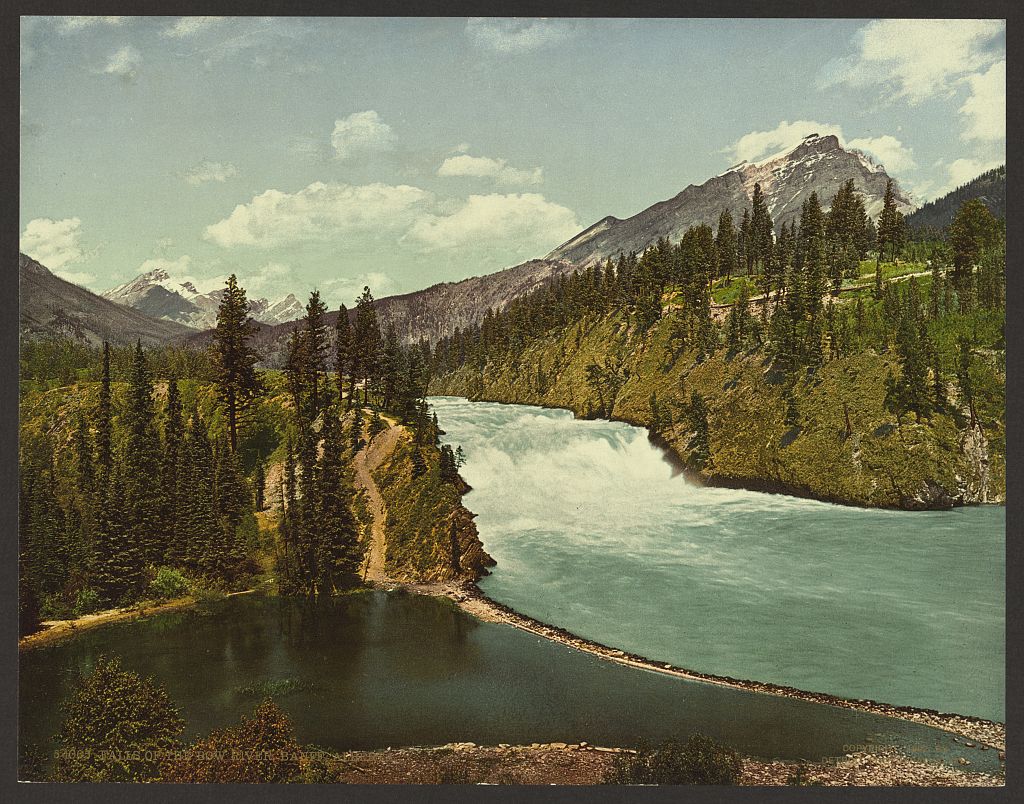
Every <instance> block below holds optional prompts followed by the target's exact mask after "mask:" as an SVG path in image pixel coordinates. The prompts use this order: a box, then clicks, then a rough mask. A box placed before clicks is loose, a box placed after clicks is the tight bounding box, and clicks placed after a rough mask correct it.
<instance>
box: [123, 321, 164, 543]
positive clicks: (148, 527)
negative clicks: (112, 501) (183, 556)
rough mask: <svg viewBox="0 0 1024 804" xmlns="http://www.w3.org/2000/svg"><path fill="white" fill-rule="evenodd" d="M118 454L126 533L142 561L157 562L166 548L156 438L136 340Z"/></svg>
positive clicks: (149, 387) (148, 382)
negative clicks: (120, 453)
mask: <svg viewBox="0 0 1024 804" xmlns="http://www.w3.org/2000/svg"><path fill="white" fill-rule="evenodd" d="M124 420H125V430H126V433H125V441H124V451H123V457H122V465H123V467H124V473H123V477H122V481H123V483H124V503H125V511H126V515H127V519H126V524H127V525H128V529H129V535H130V537H131V538H132V539H134V540H136V541H137V542H138V543H139V544H140V545H142V547H143V551H144V552H143V555H144V557H145V560H146V561H148V562H152V563H157V562H159V561H160V560H161V559H162V558H163V555H164V552H165V551H166V549H167V544H166V543H165V538H166V535H167V534H166V531H165V529H164V527H163V519H162V513H163V511H162V510H161V509H162V505H161V503H162V500H161V496H162V495H161V488H160V484H159V483H158V482H154V480H157V479H159V477H160V456H161V445H160V438H159V436H158V435H157V430H156V414H155V411H154V409H153V380H152V375H151V374H150V370H149V362H148V361H147V359H146V355H145V352H143V350H142V343H141V341H138V342H136V345H135V353H134V355H133V358H132V365H131V373H130V375H129V379H128V402H127V406H126V408H125V414H124Z"/></svg>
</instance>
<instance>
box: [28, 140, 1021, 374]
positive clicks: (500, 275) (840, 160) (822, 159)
mask: <svg viewBox="0 0 1024 804" xmlns="http://www.w3.org/2000/svg"><path fill="white" fill-rule="evenodd" d="M849 179H853V181H854V185H855V186H856V188H857V190H858V191H860V192H861V193H863V195H864V197H865V202H866V203H865V207H866V209H867V211H868V214H870V215H872V216H874V217H877V215H878V213H879V212H880V211H881V206H882V196H883V195H884V192H885V185H886V183H887V181H888V180H889V176H888V174H887V173H886V172H885V169H884V167H882V166H881V165H878V164H876V163H875V162H873V161H872V160H871V159H869V158H868V157H867V156H865V155H864V154H862V153H860V152H858V151H855V150H852V149H849V150H848V149H845V148H843V147H842V146H840V144H839V141H838V140H837V139H836V138H835V137H833V136H827V137H819V136H817V135H813V134H812V135H810V136H808V137H806V138H805V139H804V140H803V141H801V142H800V143H799V144H798V145H796V146H795V147H793V148H791V149H789V150H787V151H785V152H782V153H779V154H776V155H774V156H772V157H769V158H768V159H765V160H762V161H760V162H756V163H746V162H743V163H740V164H738V165H735V166H733V167H731V168H730V169H729V170H727V171H726V172H725V173H722V174H721V175H719V176H715V177H713V178H711V179H709V180H708V181H706V182H704V183H703V184H700V185H691V186H689V187H687V188H686V189H684V190H683V191H682V192H681V193H679V194H678V195H677V196H675V197H674V198H671V199H668V200H667V201H662V202H659V203H657V204H654V205H652V206H650V207H648V208H647V209H645V210H643V211H642V212H639V213H637V214H636V215H633V216H632V217H630V218H626V219H624V220H620V219H618V218H614V217H606V218H603V219H602V220H601V221H598V222H597V223H596V224H594V225H593V226H590V227H588V228H587V229H585V230H584V231H582V232H580V233H579V234H578V235H576V236H575V237H573V238H572V239H570V240H569V241H567V242H566V243H563V244H562V245H561V246H559V247H558V248H556V249H554V250H553V251H552V252H551V253H550V254H548V255H547V257H545V258H544V259H536V260H530V261H528V262H525V263H522V264H520V265H516V266H513V267H511V268H506V269H505V270H502V271H498V272H496V273H493V274H488V275H485V276H478V277H472V278H470V279H465V280H462V281H461V282H445V283H441V284H438V285H433V286H432V287H429V288H426V289H424V290H418V291H415V292H413V293H406V294H402V295H399V296H388V297H385V298H382V299H378V300H377V313H378V318H379V320H380V322H381V325H382V326H384V327H386V326H387V325H388V324H391V325H393V326H394V327H395V330H396V332H397V333H398V336H399V338H401V339H402V340H403V341H406V342H412V341H418V340H420V339H421V338H426V339H428V340H430V341H436V340H437V339H438V338H440V337H442V336H444V335H450V334H452V333H453V332H454V331H455V329H456V328H463V329H464V328H466V327H469V326H472V325H473V324H476V323H479V322H480V321H481V320H482V319H483V317H484V316H485V315H486V313H487V311H488V310H494V311H500V310H503V309H504V308H505V307H507V306H508V304H509V303H510V302H511V301H512V300H513V299H516V298H518V297H520V296H522V295H524V294H526V293H529V292H530V291H532V290H534V289H536V288H539V287H542V286H543V285H545V284H547V283H549V282H551V281H553V280H554V279H556V278H557V277H558V276H561V275H568V274H571V273H572V272H573V271H575V270H577V269H578V268H580V267H585V266H587V265H591V264H594V263H596V262H600V261H603V260H604V259H606V258H607V257H616V256H617V255H618V254H619V253H621V252H630V251H636V252H642V251H643V250H644V249H645V248H647V247H648V246H650V245H652V244H653V243H654V242H656V241H657V240H658V238H660V237H668V238H669V239H672V240H678V239H679V237H680V236H681V235H682V233H683V232H684V231H685V230H686V229H687V228H689V227H690V226H694V225H697V224H701V223H706V224H709V225H711V226H717V223H718V216H719V215H720V213H721V211H722V209H725V208H728V209H730V210H731V212H732V214H733V218H734V220H737V221H738V219H739V217H740V215H741V214H742V210H743V209H744V208H746V207H748V206H749V205H750V202H751V195H752V193H753V187H754V183H755V182H759V183H760V184H761V188H762V190H763V191H764V193H765V195H766V198H767V201H768V206H769V209H770V211H771V214H772V219H773V220H774V222H775V225H776V227H779V226H781V225H782V223H785V222H788V221H791V220H794V219H795V218H796V217H797V216H798V215H799V211H800V206H801V205H802V204H803V202H804V200H805V199H806V198H807V197H809V196H810V194H811V193H812V192H817V194H818V197H819V198H820V199H821V202H822V204H823V206H824V207H825V208H826V209H827V208H828V205H829V203H830V202H831V200H832V197H833V196H834V195H835V193H836V191H837V190H838V189H839V188H840V186H841V185H843V184H844V183H845V182H846V181H848V180H849ZM969 197H980V198H983V200H985V202H986V203H987V204H989V205H990V208H991V209H992V210H993V212H994V213H995V214H999V215H1005V197H1006V190H1005V168H1000V169H998V170H995V171H990V172H989V173H986V174H984V175H983V176H979V177H978V179H976V180H974V181H973V182H969V183H968V184H967V185H965V186H964V187H962V188H959V189H957V190H956V191H954V192H953V193H951V194H950V195H949V196H946V197H944V198H942V199H938V200H936V201H934V202H932V203H930V204H927V205H926V206H925V207H923V208H922V209H921V210H920V211H919V212H917V213H913V214H910V215H909V218H908V220H909V221H910V222H911V223H912V224H914V223H916V222H917V221H919V220H927V221H940V222H941V223H940V224H933V223H927V224H926V225H945V224H946V223H948V221H949V220H951V219H952V215H953V212H955V210H956V208H957V207H958V206H959V204H960V203H961V201H963V200H966V199H967V198H969ZM897 201H898V205H899V207H900V208H901V209H902V210H903V211H904V212H905V213H911V212H912V210H913V209H914V207H913V203H912V201H911V199H910V197H909V196H908V195H907V194H906V193H904V192H903V191H902V190H899V189H898V186H897ZM20 262H21V266H22V270H21V283H22V331H23V332H24V333H26V334H30V335H31V334H37V335H38V334H43V333H45V332H53V333H65V334H70V335H71V336H73V337H77V338H80V339H83V340H88V341H90V342H97V341H99V340H102V338H103V337H109V338H110V339H111V340H114V341H117V342H126V341H133V340H134V339H135V338H136V337H142V339H143V342H144V343H163V342H167V341H172V340H180V341H182V342H185V343H188V344H192V345H194V346H202V345H204V344H206V343H209V341H210V337H211V335H210V332H209V331H208V330H209V328H210V327H212V326H213V324H214V322H215V320H216V307H217V303H218V301H219V298H220V293H221V291H220V290H215V291H211V292H208V293H199V292H198V291H197V290H196V288H195V287H194V286H193V285H191V284H189V283H187V282H181V281H176V280H174V279H173V278H172V277H170V276H169V275H168V274H167V272H166V271H163V270H157V271H151V272H149V273H147V274H143V275H141V276H138V277H136V278H135V279H133V280H132V281H131V282H128V283H125V284H124V285H121V286H119V287H117V288H113V289H112V290H110V291H107V292H106V293H105V294H104V296H105V297H106V298H101V297H99V296H97V295H96V294H93V293H90V292H89V291H87V290H85V289H84V288H80V287H78V286H76V285H72V284H70V283H68V282H64V281H63V280H61V279H58V278H57V277H55V276H53V274H51V273H50V272H49V271H47V270H46V268H44V267H43V266H41V265H39V263H37V262H35V261H34V260H31V259H30V258H28V257H26V256H25V255H22V256H21V261H20ZM239 281H240V282H241V284H242V285H243V286H244V285H245V277H244V276H241V277H239ZM303 295H304V294H303ZM115 302H116V303H115ZM303 309H304V308H303V304H302V302H300V301H299V299H298V298H296V296H294V295H293V294H289V295H288V296H286V297H285V298H284V299H281V300H279V301H278V302H275V303H270V302H268V301H267V300H266V299H255V300H252V302H251V314H252V316H253V318H254V319H256V321H257V322H259V323H261V326H260V327H259V332H258V333H257V335H256V346H257V348H258V350H259V351H260V352H261V354H262V355H263V356H264V362H265V363H266V364H267V365H269V366H280V365H281V364H282V363H283V360H284V355H285V350H286V348H287V338H288V334H289V333H290V332H291V329H292V326H293V325H292V323H291V322H292V321H294V320H295V319H298V318H300V317H301V316H302V314H303ZM336 317H337V313H336V312H332V313H330V314H329V315H328V317H327V323H328V324H329V325H330V326H331V327H332V329H333V325H334V323H335V320H336ZM204 328H205V331H199V332H197V331H196V330H197V329H199V330H204Z"/></svg>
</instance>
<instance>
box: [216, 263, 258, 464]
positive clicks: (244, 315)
mask: <svg viewBox="0 0 1024 804" xmlns="http://www.w3.org/2000/svg"><path fill="white" fill-rule="evenodd" d="M254 332H255V327H254V326H253V324H252V320H251V319H250V318H249V303H248V301H246V298H245V289H244V288H242V287H241V286H239V284H238V280H237V279H236V278H235V275H234V274H231V276H229V277H228V280H227V285H226V286H225V288H224V293H223V295H222V296H221V300H220V306H219V307H218V308H217V328H216V330H215V331H214V335H213V351H214V357H215V360H216V371H217V392H218V397H219V399H220V401H221V404H222V405H223V406H224V409H225V412H226V413H227V419H228V438H229V439H230V444H231V450H232V452H234V451H235V450H237V449H238V425H239V421H240V420H241V419H242V418H243V416H244V414H245V412H246V411H247V409H248V408H249V406H250V405H251V404H252V403H253V402H254V401H255V400H256V399H258V398H259V396H260V394H262V393H263V391H264V387H263V382H262V380H261V379H260V376H259V374H258V373H257V371H256V363H257V362H258V361H259V359H260V358H259V355H258V354H257V353H256V350H255V349H253V348H252V346H251V345H250V339H251V338H252V335H253V333H254Z"/></svg>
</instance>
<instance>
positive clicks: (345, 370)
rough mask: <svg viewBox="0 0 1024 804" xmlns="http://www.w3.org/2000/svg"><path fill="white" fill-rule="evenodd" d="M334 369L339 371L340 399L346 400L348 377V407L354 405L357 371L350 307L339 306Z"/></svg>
mask: <svg viewBox="0 0 1024 804" xmlns="http://www.w3.org/2000/svg"><path fill="white" fill-rule="evenodd" d="M334 332H335V337H334V370H335V371H337V372H338V401H339V402H340V403H344V402H345V396H346V394H345V380H346V378H348V403H347V406H346V407H348V408H351V407H352V394H353V391H354V389H353V387H352V383H353V382H355V372H354V371H353V370H352V326H351V325H350V324H349V320H348V308H347V307H345V305H344V304H343V305H341V307H339V308H338V320H337V322H336V323H335V325H334Z"/></svg>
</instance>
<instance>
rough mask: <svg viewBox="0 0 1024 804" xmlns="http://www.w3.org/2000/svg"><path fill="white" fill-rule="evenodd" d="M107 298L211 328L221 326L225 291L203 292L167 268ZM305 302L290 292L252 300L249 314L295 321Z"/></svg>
mask: <svg viewBox="0 0 1024 804" xmlns="http://www.w3.org/2000/svg"><path fill="white" fill-rule="evenodd" d="M102 295H103V298H105V299H109V300H110V301H113V302H117V303H118V304H123V305H126V306H128V307H133V308H135V309H136V310H139V311H140V312H143V313H146V314H147V315H150V316H153V317H154V318H163V319H166V320H167V321H176V322H177V323H179V324H184V325H185V326H186V327H191V328H192V329H199V330H203V329H210V328H212V327H215V326H216V325H217V306H218V305H219V304H220V300H221V297H222V296H223V295H224V289H223V288H217V289H215V290H211V291H209V292H207V293H200V292H199V291H198V290H196V287H195V285H193V284H192V283H191V282H189V281H182V280H178V279H174V278H172V277H171V275H170V274H169V273H168V272H167V271H166V270H165V269H163V268H154V269H153V270H152V271H148V272H147V273H144V274H140V275H139V276H137V277H135V278H134V279H132V280H131V281H129V282H125V283H124V284H123V285H118V286H117V287H116V288H112V289H111V290H107V291H104V293H103V294H102ZM303 310H304V308H303V305H302V303H301V302H300V301H299V300H298V299H296V298H295V296H294V295H293V294H291V293H289V294H288V295H287V296H285V297H284V298H283V299H279V300H278V301H276V302H270V301H268V300H267V299H250V300H249V315H251V316H252V317H253V319H255V320H256V321H259V322H260V323H263V324H280V323H282V322H285V321H292V320H294V319H296V318H298V317H299V316H301V315H302V314H303Z"/></svg>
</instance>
